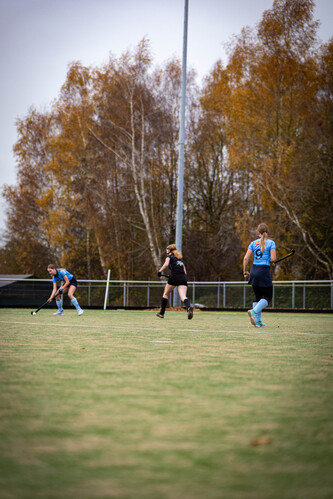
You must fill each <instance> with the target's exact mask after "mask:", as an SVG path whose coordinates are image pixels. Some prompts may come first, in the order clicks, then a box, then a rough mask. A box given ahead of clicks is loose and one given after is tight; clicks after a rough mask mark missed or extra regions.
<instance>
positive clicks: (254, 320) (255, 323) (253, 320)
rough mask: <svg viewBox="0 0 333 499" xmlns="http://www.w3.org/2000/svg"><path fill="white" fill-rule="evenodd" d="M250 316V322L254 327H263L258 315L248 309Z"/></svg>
mask: <svg viewBox="0 0 333 499" xmlns="http://www.w3.org/2000/svg"><path fill="white" fill-rule="evenodd" d="M247 314H248V316H249V317H250V322H251V324H252V326H254V327H261V326H260V321H258V319H257V315H256V313H255V312H254V311H253V310H248V311H247Z"/></svg>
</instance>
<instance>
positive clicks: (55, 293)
mask: <svg viewBox="0 0 333 499" xmlns="http://www.w3.org/2000/svg"><path fill="white" fill-rule="evenodd" d="M47 271H48V273H49V274H50V276H52V281H53V290H52V293H51V296H50V298H49V299H48V302H49V303H51V301H52V300H53V298H54V297H55V299H56V303H57V307H58V312H55V313H54V314H53V315H64V310H63V308H62V301H61V295H62V294H63V293H68V297H69V299H70V300H71V302H72V304H73V305H74V307H75V308H76V310H77V313H78V315H82V314H83V310H82V308H81V307H80V305H79V302H78V301H77V299H76V298H74V293H75V291H76V288H77V280H76V279H75V277H74V275H73V274H71V273H70V272H68V270H66V269H57V268H56V266H55V265H53V264H52V263H51V264H50V265H49V266H48V267H47ZM58 281H64V282H65V284H64V285H63V286H61V287H60V288H59V289H57V282H58Z"/></svg>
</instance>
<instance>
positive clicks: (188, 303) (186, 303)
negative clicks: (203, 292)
mask: <svg viewBox="0 0 333 499" xmlns="http://www.w3.org/2000/svg"><path fill="white" fill-rule="evenodd" d="M184 305H185V307H186V310H188V309H189V308H190V306H191V303H190V300H189V299H188V298H185V300H184Z"/></svg>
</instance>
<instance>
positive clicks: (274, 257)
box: [271, 248, 276, 265]
mask: <svg viewBox="0 0 333 499" xmlns="http://www.w3.org/2000/svg"><path fill="white" fill-rule="evenodd" d="M275 262H276V249H275V248H273V249H271V263H272V264H273V265H275Z"/></svg>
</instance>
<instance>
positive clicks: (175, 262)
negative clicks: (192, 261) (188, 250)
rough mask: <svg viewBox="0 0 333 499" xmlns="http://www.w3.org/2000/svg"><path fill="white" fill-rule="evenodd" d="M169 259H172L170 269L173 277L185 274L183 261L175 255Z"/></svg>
mask: <svg viewBox="0 0 333 499" xmlns="http://www.w3.org/2000/svg"><path fill="white" fill-rule="evenodd" d="M168 257H169V258H170V262H169V269H170V270H171V275H179V274H185V271H184V264H183V260H182V259H181V258H177V257H176V256H175V255H174V254H173V253H170V254H169V255H168Z"/></svg>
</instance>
